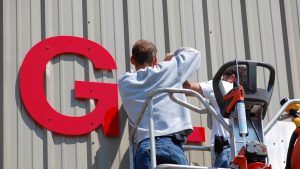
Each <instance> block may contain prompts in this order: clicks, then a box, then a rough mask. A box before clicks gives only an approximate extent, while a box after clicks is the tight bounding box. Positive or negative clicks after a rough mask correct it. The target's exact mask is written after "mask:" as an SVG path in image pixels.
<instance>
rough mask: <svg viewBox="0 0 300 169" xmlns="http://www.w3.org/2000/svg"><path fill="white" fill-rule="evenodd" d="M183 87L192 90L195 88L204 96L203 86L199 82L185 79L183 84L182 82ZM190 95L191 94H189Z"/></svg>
mask: <svg viewBox="0 0 300 169" xmlns="http://www.w3.org/2000/svg"><path fill="white" fill-rule="evenodd" d="M182 87H183V88H184V89H191V90H194V91H196V92H198V93H199V94H201V95H202V96H203V91H202V88H201V86H200V85H199V83H190V82H189V81H185V82H184V83H183V84H182ZM188 96H190V95H188Z"/></svg>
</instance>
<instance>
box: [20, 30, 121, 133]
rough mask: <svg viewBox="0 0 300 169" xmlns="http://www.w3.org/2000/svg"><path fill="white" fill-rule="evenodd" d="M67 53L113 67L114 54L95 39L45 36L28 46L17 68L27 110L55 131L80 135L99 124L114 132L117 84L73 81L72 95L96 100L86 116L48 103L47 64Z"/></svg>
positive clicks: (114, 64)
mask: <svg viewBox="0 0 300 169" xmlns="http://www.w3.org/2000/svg"><path fill="white" fill-rule="evenodd" d="M66 53H71V54H78V55H79V56H83V57H87V58H88V59H90V60H91V61H92V63H93V64H94V67H95V69H109V70H111V69H116V63H115V61H114V60H113V57H112V56H111V55H110V54H109V52H108V51H107V50H105V49H104V48H103V47H102V46H100V45H98V44H97V43H95V42H92V41H90V40H87V39H83V38H79V37H73V36H57V37H52V38H48V39H45V40H43V41H41V42H39V43H38V44H36V45H35V46H34V47H32V48H31V49H30V51H29V52H28V53H27V55H26V57H25V59H24V61H23V64H22V66H21V68H20V92H21V97H22V100H23V103H24V105H25V107H26V109H27V111H28V113H29V114H30V115H31V116H32V118H33V119H34V120H35V121H36V122H37V123H39V124H40V125H42V126H43V127H45V128H47V129H49V130H51V131H53V132H55V133H60V134H64V135H82V134H86V133H89V132H91V131H93V130H94V129H96V128H97V127H98V126H99V125H101V124H102V126H103V130H104V133H105V134H106V135H110V136H117V135H118V134H119V123H118V89H117V84H107V83H96V82H84V81H75V97H77V98H83V99H89V98H93V99H96V100H97V104H96V106H95V109H94V110H93V111H92V112H90V113H88V114H87V115H85V116H80V117H72V116H66V115H63V114H61V113H59V112H57V111H56V110H54V109H53V108H52V107H51V106H50V104H49V103H48V101H47V98H46V95H45V90H44V78H45V70H46V65H47V63H48V62H49V61H50V60H51V59H53V58H54V57H56V56H58V55H61V54H66Z"/></svg>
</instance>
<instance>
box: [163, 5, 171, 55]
mask: <svg viewBox="0 0 300 169" xmlns="http://www.w3.org/2000/svg"><path fill="white" fill-rule="evenodd" d="M162 6H163V24H164V36H165V37H164V38H165V51H166V53H168V52H170V32H169V18H168V1H167V0H163V1H162Z"/></svg>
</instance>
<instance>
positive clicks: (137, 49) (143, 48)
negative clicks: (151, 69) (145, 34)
mask: <svg viewBox="0 0 300 169" xmlns="http://www.w3.org/2000/svg"><path fill="white" fill-rule="evenodd" d="M156 53H157V49H156V46H155V45H154V44H153V43H152V42H151V41H149V40H144V39H141V40H139V41H137V42H135V44H134V45H133V47H132V58H133V60H134V61H135V63H137V64H139V65H143V64H152V63H153V59H154V57H155V55H156Z"/></svg>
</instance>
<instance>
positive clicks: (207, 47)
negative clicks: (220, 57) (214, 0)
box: [202, 0, 213, 79]
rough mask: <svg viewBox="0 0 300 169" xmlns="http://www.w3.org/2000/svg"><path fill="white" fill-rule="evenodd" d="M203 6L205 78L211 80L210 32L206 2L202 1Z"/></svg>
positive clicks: (205, 0)
mask: <svg viewBox="0 0 300 169" xmlns="http://www.w3.org/2000/svg"><path fill="white" fill-rule="evenodd" d="M202 6H203V25H204V39H205V51H206V56H207V57H206V65H207V77H208V79H212V78H213V75H212V60H211V49H210V31H209V24H208V9H207V0H203V1H202Z"/></svg>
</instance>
